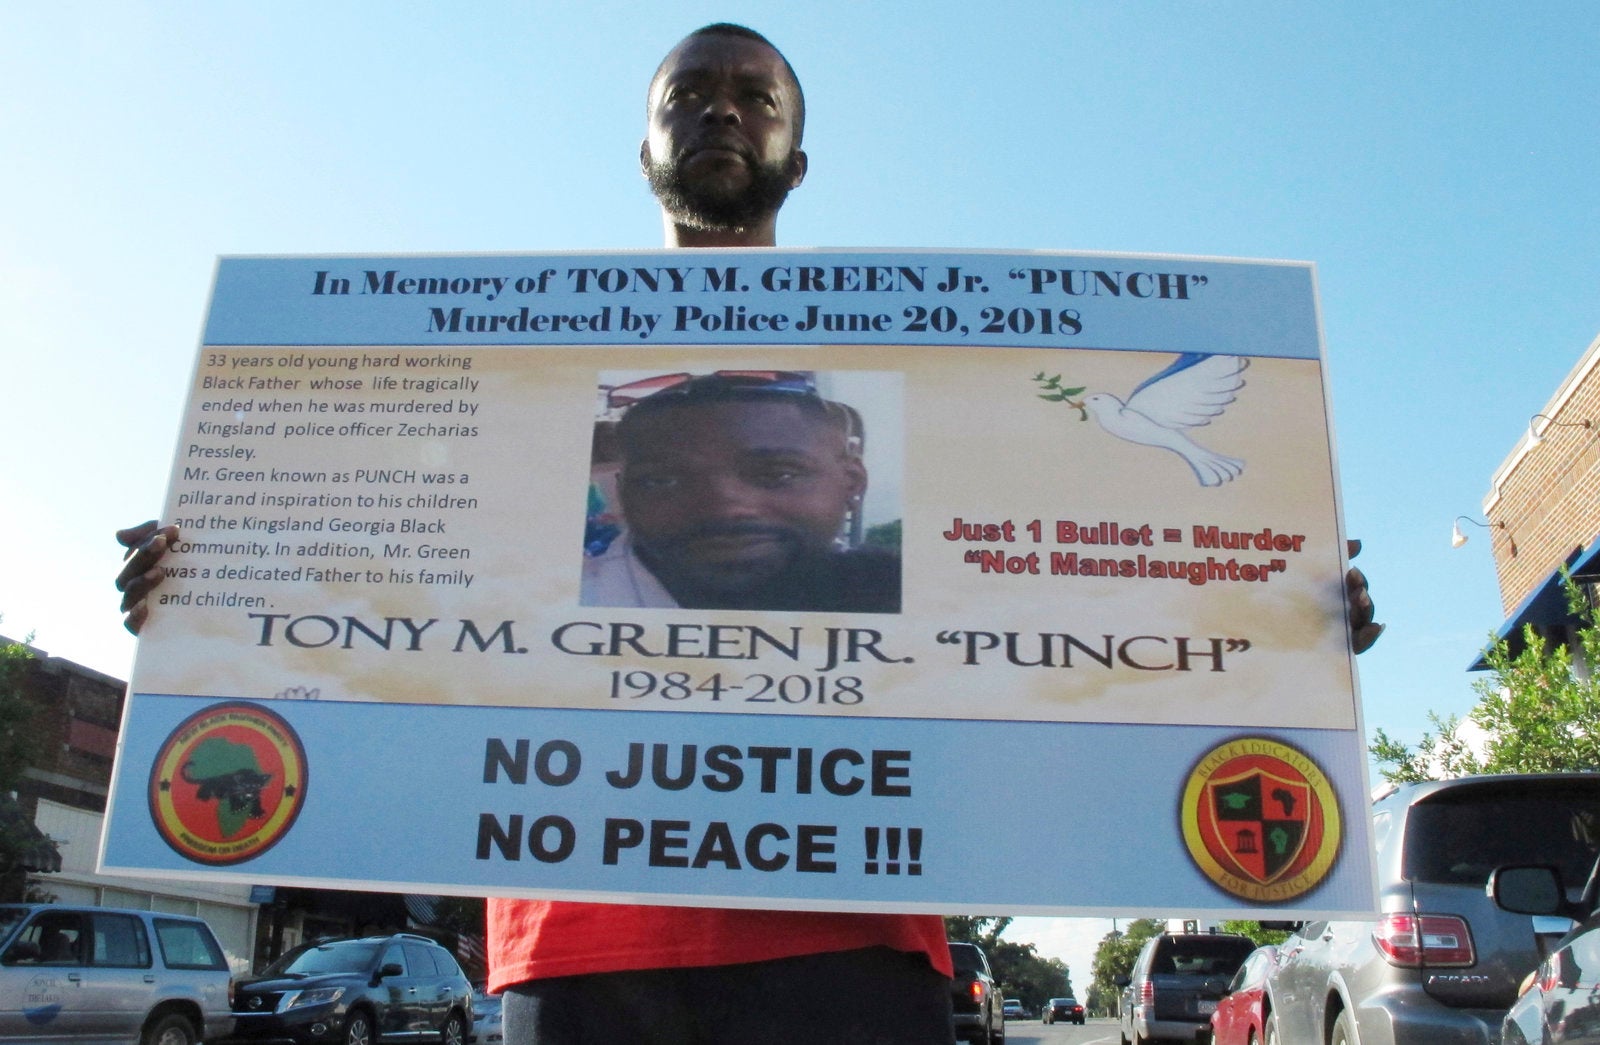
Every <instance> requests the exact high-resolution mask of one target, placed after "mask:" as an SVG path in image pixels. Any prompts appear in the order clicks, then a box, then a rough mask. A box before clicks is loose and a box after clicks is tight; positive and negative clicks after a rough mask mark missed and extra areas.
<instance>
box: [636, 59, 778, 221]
mask: <svg viewBox="0 0 1600 1045" xmlns="http://www.w3.org/2000/svg"><path fill="white" fill-rule="evenodd" d="M798 105H799V98H798V96H797V94H796V89H795V86H794V82H793V81H792V80H791V79H790V77H789V73H788V70H787V69H786V68H785V67H784V64H783V59H782V57H781V56H779V54H778V52H776V51H774V50H773V49H772V48H770V47H768V46H766V45H765V44H762V43H760V42H759V41H756V40H748V39H745V38H743V37H738V36H729V35H725V34H721V33H711V34H707V35H704V36H694V37H690V38H689V39H688V40H685V41H684V42H683V43H681V44H679V45H678V47H677V48H676V49H674V50H673V52H672V53H671V54H669V55H668V56H667V59H666V61H665V62H664V63H663V64H662V67H661V71H660V73H659V74H658V75H657V77H656V80H655V82H654V83H653V84H652V85H651V88H650V106H649V108H650V127H649V133H648V136H647V137H646V138H645V140H644V143H643V144H642V145H641V146H640V150H639V161H640V164H641V165H642V167H643V168H644V172H645V174H646V176H647V177H648V178H649V179H650V188H651V190H652V191H653V192H654V193H655V194H656V197H657V198H658V199H659V200H660V201H661V205H662V207H664V208H665V209H666V211H667V213H668V215H670V216H671V217H672V218H673V220H675V221H678V222H680V223H682V224H685V225H688V226H690V227H694V228H700V229H704V230H713V229H726V228H735V227H738V226H742V225H748V224H750V223H751V222H753V221H755V220H756V219H758V218H760V217H763V216H764V215H768V214H773V213H776V212H777V210H778V208H779V207H780V206H782V205H783V201H784V199H785V197H787V196H788V194H789V190H790V189H792V188H794V187H795V186H797V185H799V184H800V182H801V180H802V179H803V178H804V177H805V166H806V164H805V153H803V152H801V151H799V149H798V148H797V145H798V143H797V142H796V141H795V137H794V130H795V128H794V121H795V116H796V111H797V106H798Z"/></svg>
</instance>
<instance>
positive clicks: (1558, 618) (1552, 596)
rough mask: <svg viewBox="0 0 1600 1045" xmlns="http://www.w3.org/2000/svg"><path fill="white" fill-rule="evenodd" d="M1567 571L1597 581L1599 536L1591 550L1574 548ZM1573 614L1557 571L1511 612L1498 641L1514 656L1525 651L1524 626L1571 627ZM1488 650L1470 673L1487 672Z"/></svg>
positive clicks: (1590, 546) (1480, 654)
mask: <svg viewBox="0 0 1600 1045" xmlns="http://www.w3.org/2000/svg"><path fill="white" fill-rule="evenodd" d="M1566 567H1567V572H1568V573H1570V574H1572V576H1573V577H1576V578H1579V579H1587V580H1594V579H1596V575H1597V574H1600V537H1596V538H1595V539H1594V540H1593V541H1591V542H1590V543H1589V546H1588V547H1587V548H1574V549H1573V550H1572V554H1571V555H1568V556H1567V559H1566ZM1570 623H1572V614H1571V613H1568V612H1567V593H1566V592H1565V591H1564V590H1562V587H1561V570H1560V569H1554V570H1551V571H1550V575H1549V576H1548V577H1546V578H1545V579H1544V580H1543V581H1542V582H1540V584H1539V586H1538V587H1536V588H1534V589H1533V591H1531V592H1529V593H1528V597H1527V598H1526V599H1523V600H1522V605H1520V606H1518V607H1517V608H1516V609H1515V610H1512V611H1511V615H1510V616H1509V617H1507V618H1506V620H1505V623H1504V624H1502V625H1500V628H1499V630H1497V631H1496V632H1495V633H1494V637H1495V642H1497V643H1498V642H1505V643H1506V644H1507V645H1509V646H1510V647H1511V652H1512V654H1513V655H1515V654H1517V653H1520V652H1522V647H1523V641H1522V628H1523V626H1524V625H1527V624H1532V625H1534V626H1535V627H1538V626H1540V625H1553V624H1570ZM1489 648H1492V647H1486V648H1485V649H1484V650H1482V651H1480V652H1479V653H1478V657H1477V659H1476V660H1474V661H1473V662H1472V664H1471V666H1470V667H1468V668H1467V670H1468V671H1486V670H1488V667H1489V665H1488V663H1487V662H1486V661H1485V660H1484V654H1485V653H1487V652H1488V649H1489Z"/></svg>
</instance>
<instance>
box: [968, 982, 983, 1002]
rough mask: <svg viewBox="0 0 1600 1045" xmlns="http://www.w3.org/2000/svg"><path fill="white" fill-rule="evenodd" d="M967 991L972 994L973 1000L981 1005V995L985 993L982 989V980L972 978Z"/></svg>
mask: <svg viewBox="0 0 1600 1045" xmlns="http://www.w3.org/2000/svg"><path fill="white" fill-rule="evenodd" d="M967 993H968V994H971V995H972V1000H973V1001H975V1002H977V1003H978V1004H979V1005H982V1004H983V996H984V995H985V994H986V993H987V991H985V989H984V986H983V981H982V980H973V981H972V984H971V985H970V986H968V987H967Z"/></svg>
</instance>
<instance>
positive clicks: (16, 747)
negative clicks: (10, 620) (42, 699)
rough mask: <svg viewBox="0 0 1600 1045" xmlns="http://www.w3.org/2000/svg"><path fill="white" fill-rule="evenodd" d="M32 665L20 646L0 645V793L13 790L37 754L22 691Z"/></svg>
mask: <svg viewBox="0 0 1600 1045" xmlns="http://www.w3.org/2000/svg"><path fill="white" fill-rule="evenodd" d="M32 639H33V636H31V635H30V636H28V639H27V640H26V641H30V642H31V641H32ZM32 663H33V651H32V650H30V649H28V647H27V646H26V645H25V644H24V643H22V642H11V643H7V644H5V645H0V793H3V792H7V791H15V790H16V789H17V784H18V782H19V781H21V779H22V771H23V770H25V769H27V768H28V767H29V766H31V765H32V764H33V760H34V756H35V754H36V753H37V741H36V740H35V739H34V730H33V728H32V726H33V709H32V707H31V706H30V705H29V703H28V700H27V698H26V697H25V696H24V695H23V688H22V686H23V682H24V680H25V679H26V678H27V674H28V666H29V665H30V664H32Z"/></svg>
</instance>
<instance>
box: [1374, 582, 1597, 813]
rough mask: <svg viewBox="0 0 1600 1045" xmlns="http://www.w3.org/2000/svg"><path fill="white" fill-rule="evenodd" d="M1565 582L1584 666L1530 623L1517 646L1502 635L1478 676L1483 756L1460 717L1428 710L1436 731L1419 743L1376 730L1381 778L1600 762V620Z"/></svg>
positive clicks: (1476, 719)
mask: <svg viewBox="0 0 1600 1045" xmlns="http://www.w3.org/2000/svg"><path fill="white" fill-rule="evenodd" d="M1562 584H1563V586H1564V587H1565V589H1566V595H1567V609H1568V612H1570V613H1571V615H1572V616H1573V618H1574V619H1576V620H1577V621H1578V622H1579V626H1578V628H1577V632H1576V645H1577V646H1578V648H1579V649H1580V650H1581V651H1582V664H1581V666H1580V665H1575V664H1574V661H1573V654H1572V650H1571V648H1570V647H1569V646H1567V645H1565V644H1560V643H1552V642H1550V641H1549V640H1547V639H1545V638H1544V637H1543V636H1541V635H1539V634H1537V633H1536V632H1535V631H1534V629H1533V627H1532V626H1531V625H1530V626H1528V627H1525V628H1524V629H1523V634H1522V637H1523V648H1522V650H1521V652H1519V653H1516V654H1514V655H1513V654H1512V652H1511V647H1510V644H1509V643H1507V642H1506V641H1504V640H1500V641H1497V642H1495V643H1494V644H1493V645H1492V646H1491V647H1490V648H1489V650H1488V651H1487V652H1486V653H1485V654H1484V663H1486V664H1487V665H1488V666H1489V674H1488V676H1487V677H1485V678H1481V679H1478V680H1477V681H1476V682H1474V683H1473V689H1474V690H1475V691H1476V692H1477V694H1478V703H1477V704H1476V705H1474V707H1473V709H1472V711H1471V712H1470V713H1469V715H1468V718H1469V719H1470V720H1471V721H1472V722H1473V723H1474V724H1475V725H1477V726H1478V728H1480V729H1482V730H1483V733H1484V743H1483V753H1482V755H1479V754H1478V753H1477V752H1476V751H1474V750H1473V749H1472V747H1471V745H1469V744H1468V743H1467V742H1466V741H1465V740H1464V739H1463V738H1462V737H1461V735H1460V726H1461V721H1460V720H1459V719H1458V718H1457V717H1456V716H1454V715H1451V716H1449V717H1447V718H1440V717H1439V716H1438V715H1437V714H1433V713H1430V714H1429V716H1428V717H1429V720H1430V721H1431V722H1432V724H1433V727H1434V731H1433V732H1428V733H1424V734H1423V735H1422V740H1421V741H1420V743H1419V744H1418V746H1417V747H1416V748H1412V747H1410V746H1409V745H1407V744H1404V743H1402V742H1400V741H1398V740H1396V739H1395V738H1394V737H1391V736H1390V735H1389V734H1387V733H1385V732H1384V731H1383V730H1382V729H1380V730H1378V732H1377V734H1376V739H1375V740H1374V742H1373V744H1372V747H1371V752H1372V756H1373V758H1374V760H1375V761H1377V762H1378V764H1379V766H1380V769H1379V771H1380V772H1381V773H1382V774H1383V777H1384V779H1386V780H1389V781H1392V782H1394V783H1409V782H1414V781H1418V780H1432V779H1436V778H1440V777H1453V776H1464V775H1467V774H1472V773H1513V772H1515V773H1554V772H1561V771H1564V770H1573V769H1596V768H1600V674H1596V672H1600V619H1597V615H1596V609H1595V606H1594V605H1593V604H1592V603H1591V602H1590V601H1589V599H1588V598H1587V597H1586V596H1585V594H1584V591H1583V589H1582V588H1581V587H1580V586H1579V585H1578V584H1577V582H1575V581H1574V580H1573V579H1572V577H1571V576H1570V575H1568V574H1566V572H1565V571H1563V573H1562Z"/></svg>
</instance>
